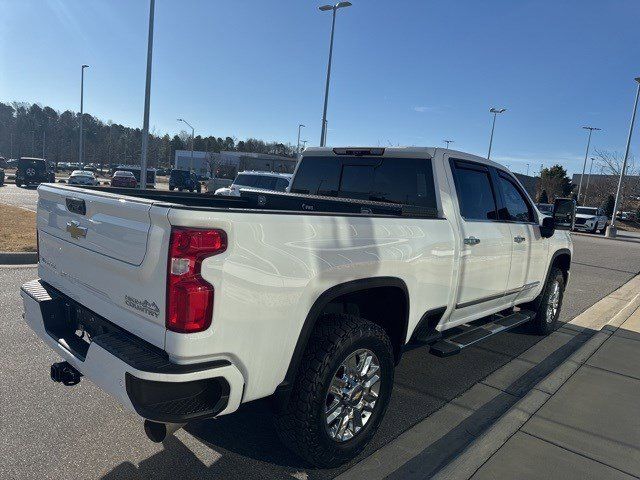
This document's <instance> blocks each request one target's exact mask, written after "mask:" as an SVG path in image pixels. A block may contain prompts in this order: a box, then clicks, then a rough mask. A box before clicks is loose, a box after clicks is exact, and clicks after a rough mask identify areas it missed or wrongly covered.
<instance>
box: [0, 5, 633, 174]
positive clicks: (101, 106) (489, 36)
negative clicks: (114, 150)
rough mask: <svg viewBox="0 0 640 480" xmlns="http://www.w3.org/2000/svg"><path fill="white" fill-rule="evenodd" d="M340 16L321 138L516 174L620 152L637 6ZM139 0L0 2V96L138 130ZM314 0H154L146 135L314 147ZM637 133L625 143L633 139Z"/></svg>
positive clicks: (446, 8)
mask: <svg viewBox="0 0 640 480" xmlns="http://www.w3.org/2000/svg"><path fill="white" fill-rule="evenodd" d="M352 3H353V6H352V7H350V8H347V9H343V10H341V11H340V12H339V14H338V19H337V26H336V39H335V42H336V43H335V55H334V66H333V73H332V84H331V95H330V100H329V115H328V119H329V132H328V144H330V145H344V144H350V145H378V144H379V145H388V144H393V145H396V144H400V145H429V146H430V145H442V140H443V139H445V138H450V139H454V140H455V143H454V144H453V145H452V147H456V148H458V149H460V150H464V151H468V152H471V153H476V154H480V155H486V153H487V146H488V137H489V131H490V127H491V116H490V114H489V113H488V109H489V107H491V106H499V107H505V108H507V109H508V110H507V112H506V113H505V114H503V115H502V117H500V118H499V119H498V124H497V127H496V135H495V140H494V150H493V154H492V156H493V158H494V159H496V160H498V161H501V162H502V163H505V164H509V165H510V166H511V168H512V169H513V170H515V171H524V170H525V169H526V166H525V164H526V163H530V164H531V169H532V171H533V170H534V169H538V168H539V167H540V164H541V163H544V164H545V165H551V164H553V163H561V164H562V165H564V166H565V167H567V168H568V169H569V171H572V172H576V171H578V170H579V169H580V168H581V164H582V159H583V157H584V149H585V145H586V131H584V130H582V129H581V128H580V127H581V126H582V125H585V124H591V125H595V126H598V127H601V128H602V129H603V131H602V132H596V133H595V134H594V139H593V146H594V147H596V148H600V149H608V150H617V151H623V150H624V144H625V140H626V134H627V128H628V122H629V117H630V114H631V107H632V102H633V96H634V93H635V84H634V82H633V78H634V77H635V76H638V75H640V41H638V40H639V38H638V21H639V20H640V2H638V1H637V0H606V1H603V0H538V1H527V0H517V1H513V0H485V1H481V2H480V1H477V0H461V1H452V0H448V1H447V0H394V1H390V0H387V1H382V0H352ZM148 4H149V2H148V1H147V0H0V10H1V11H2V12H3V13H2V16H1V18H0V101H13V100H17V101H28V102H38V103H41V104H43V105H50V106H52V107H54V108H56V109H59V110H64V109H71V110H78V109H79V77H80V65H81V64H82V63H88V64H89V65H91V68H90V69H89V70H88V71H87V72H86V80H85V111H87V112H89V113H91V114H93V115H95V116H97V117H99V118H101V119H103V120H105V121H106V120H109V119H111V120H113V121H115V122H118V123H123V124H125V125H130V126H140V125H141V124H142V110H143V100H144V99H143V95H144V75H145V58H146V36H147V16H148ZM320 4H321V2H317V1H313V0H280V1H277V2H276V1H271V0H235V1H222V0H180V1H177V0H156V23H155V43H154V62H153V84H152V102H151V120H150V124H151V126H152V128H153V129H155V131H156V132H157V133H165V132H168V133H170V134H175V133H177V132H179V131H180V130H182V129H183V127H181V125H180V124H178V123H177V122H176V121H175V119H176V118H177V117H184V118H186V119H187V120H189V121H190V122H191V123H192V124H193V125H194V126H195V127H196V134H202V135H207V134H215V135H217V136H233V137H237V138H238V139H242V138H245V137H249V136H252V137H256V138H261V139H264V140H278V141H284V142H291V143H295V141H296V129H297V125H298V123H304V124H306V125H307V128H306V129H305V130H303V138H304V139H307V140H309V145H317V144H318V142H319V136H320V121H321V116H322V101H323V91H324V79H325V71H326V62H327V54H328V41H329V29H330V20H331V19H330V13H327V12H325V13H321V12H319V11H318V10H317V7H318V5H320ZM639 145H640V141H639V140H636V141H634V144H633V146H634V147H636V150H637V147H638V146H639Z"/></svg>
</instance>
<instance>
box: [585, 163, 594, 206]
mask: <svg viewBox="0 0 640 480" xmlns="http://www.w3.org/2000/svg"><path fill="white" fill-rule="evenodd" d="M594 160H595V158H593V157H591V164H590V165H589V175H587V186H586V187H584V204H585V205H586V204H587V193H589V182H590V181H591V171H592V170H593V161H594Z"/></svg>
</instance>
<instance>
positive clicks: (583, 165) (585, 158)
mask: <svg viewBox="0 0 640 480" xmlns="http://www.w3.org/2000/svg"><path fill="white" fill-rule="evenodd" d="M582 128H584V129H585V130H589V137H588V140H587V151H586V152H585V154H584V163H583V164H582V175H580V185H579V186H578V203H580V193H581V192H582V179H583V178H584V172H585V170H586V169H587V158H588V157H589V147H590V146H591V134H592V133H593V131H594V130H596V131H597V130H602V129H601V128H596V127H582Z"/></svg>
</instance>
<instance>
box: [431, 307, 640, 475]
mask: <svg viewBox="0 0 640 480" xmlns="http://www.w3.org/2000/svg"><path fill="white" fill-rule="evenodd" d="M518 417H519V418H520V419H525V421H524V422H522V425H521V426H519V428H516V429H513V431H511V432H509V424H511V425H513V420H514V419H516V418H518ZM501 433H502V435H501ZM505 433H509V435H505ZM500 437H502V438H503V440H506V441H503V442H502V443H501V442H500ZM492 450H493V452H492ZM435 478H438V479H467V478H471V479H473V480H479V479H495V478H500V479H539V478H545V479H556V478H557V479H563V480H571V479H598V480H600V479H602V480H604V479H632V478H640V309H637V310H636V311H635V312H634V313H633V314H632V315H631V316H630V317H628V319H627V320H626V321H624V323H622V325H620V326H619V327H618V326H616V325H615V322H613V323H612V324H610V325H607V326H605V327H604V328H603V330H601V331H600V332H599V333H598V334H596V335H595V336H594V337H593V338H592V339H591V340H589V341H588V342H587V343H586V344H585V345H584V346H583V347H582V348H581V349H580V350H578V351H577V352H576V353H575V354H574V355H573V356H572V357H570V359H569V360H568V361H566V362H565V363H563V364H562V365H561V366H560V367H558V368H557V369H556V370H555V371H554V372H553V373H552V374H550V375H549V376H548V377H547V378H545V380H543V381H542V382H540V383H539V384H538V385H536V387H535V388H534V389H533V390H532V391H531V392H530V393H529V394H528V395H527V396H526V397H524V398H523V399H522V400H521V401H520V402H519V403H518V404H516V405H515V406H514V407H513V408H512V409H511V410H510V411H509V412H508V413H507V414H505V415H504V416H503V418H502V419H501V420H500V421H498V422H497V423H496V425H495V426H494V427H493V428H492V429H490V430H489V431H487V432H486V433H485V434H484V435H482V436H480V437H479V438H478V439H477V440H476V441H475V442H474V443H473V444H471V445H470V446H469V447H468V448H467V449H466V450H465V451H464V452H463V453H462V454H461V455H460V456H459V457H458V458H457V459H455V460H454V461H453V462H451V463H449V465H447V466H446V467H445V468H444V469H442V470H441V471H440V472H439V473H438V474H437V475H436V477H435Z"/></svg>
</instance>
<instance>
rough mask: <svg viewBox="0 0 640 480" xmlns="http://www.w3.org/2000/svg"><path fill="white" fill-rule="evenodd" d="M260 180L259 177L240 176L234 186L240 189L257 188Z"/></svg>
mask: <svg viewBox="0 0 640 480" xmlns="http://www.w3.org/2000/svg"><path fill="white" fill-rule="evenodd" d="M259 178H260V177H258V175H247V174H240V175H238V176H237V177H236V179H235V180H234V182H233V184H234V185H238V186H240V187H255V186H256V184H257V183H258V179H259Z"/></svg>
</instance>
